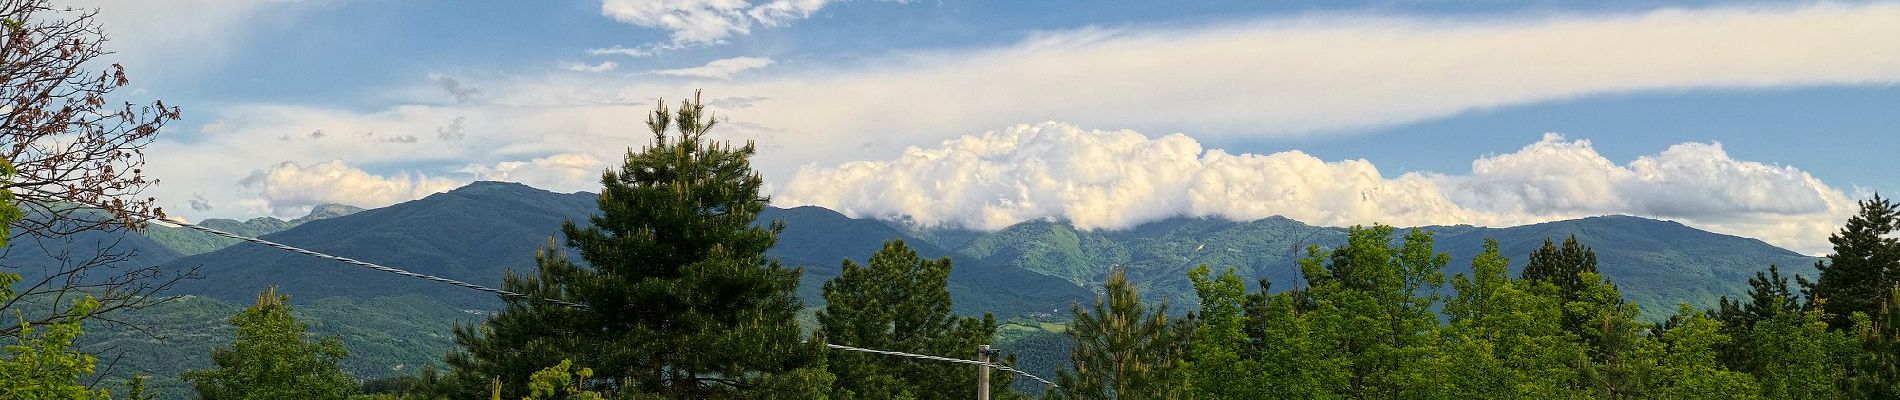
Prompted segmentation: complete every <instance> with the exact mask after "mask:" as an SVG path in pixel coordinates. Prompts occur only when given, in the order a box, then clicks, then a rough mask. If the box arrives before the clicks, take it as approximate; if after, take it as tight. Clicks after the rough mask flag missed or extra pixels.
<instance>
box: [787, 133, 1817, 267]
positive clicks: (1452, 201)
mask: <svg viewBox="0 0 1900 400" xmlns="http://www.w3.org/2000/svg"><path fill="white" fill-rule="evenodd" d="M774 199H775V201H777V202H778V203H780V204H782V205H806V204H810V205H819V206H824V207H827V208H832V209H835V210H838V211H840V212H844V213H845V214H847V215H852V216H856V217H875V218H885V219H895V220H904V221H909V222H912V223H915V224H919V225H923V226H949V227H966V228H974V229H1000V228H1003V227H1007V226H1009V225H1011V224H1015V223H1018V222H1021V221H1026V220H1032V219H1039V218H1054V219H1061V220H1067V221H1070V222H1071V223H1074V224H1075V225H1076V226H1078V227H1081V228H1085V229H1121V228H1128V227H1132V226H1135V225H1138V224H1141V223H1145V222H1151V221H1155V220H1159V219H1163V218H1168V217H1174V216H1195V217H1221V218H1229V219H1236V220H1253V219H1258V218H1265V217H1269V216H1275V215H1280V216H1286V217H1289V218H1293V219H1296V220H1300V221H1304V222H1307V223H1313V224H1318V225H1332V226H1342V225H1354V224H1370V223H1374V222H1378V223H1385V224H1391V225H1399V226H1420V225H1451V224H1474V225H1490V226H1503V225H1519V224H1528V223H1536V222H1545V221H1552V220H1559V219H1568V218H1578V217H1584V216H1592V215H1604V214H1632V215H1639V216H1646V217H1654V218H1667V219H1674V220H1678V221H1682V222H1684V223H1686V224H1689V225H1692V226H1697V227H1700V228H1703V229H1708V230H1712V231H1716V232H1723V233H1730V234H1736V235H1742V236H1749V237H1756V238H1761V239H1763V240H1765V241H1768V242H1769V243H1773V244H1776V245H1779V246H1783V247H1788V248H1790V249H1794V250H1796V251H1801V252H1805V253H1817V252H1820V251H1824V250H1825V249H1826V241H1825V239H1826V237H1827V235H1828V233H1829V232H1831V231H1832V230H1833V229H1834V227H1836V226H1838V224H1839V223H1840V221H1842V220H1844V218H1845V216H1846V215H1847V214H1848V213H1851V212H1852V209H1853V207H1854V204H1853V202H1852V200H1851V199H1850V198H1849V197H1848V196H1847V195H1845V194H1843V193H1842V192H1841V191H1840V190H1838V189H1835V188H1832V187H1829V186H1827V185H1826V184H1824V183H1822V182H1821V181H1820V180H1818V179H1815V178H1814V177H1813V176H1810V175H1809V174H1808V173H1806V172H1802V171H1800V170H1798V169H1795V168H1792V167H1783V166H1773V165H1767V164H1762V163H1758V162H1750V161H1742V160H1735V159H1732V158H1730V157H1729V156H1728V154H1727V153H1725V152H1724V151H1723V150H1722V147H1721V145H1720V144H1719V143H1684V144H1679V145H1675V146H1671V147H1670V148H1668V149H1666V150H1663V151H1662V152H1661V153H1658V154H1656V155H1651V156H1645V157H1641V158H1638V159H1636V160H1634V161H1631V162H1628V163H1624V164H1618V163H1616V162H1613V161H1611V160H1608V159H1606V158H1604V157H1603V156H1602V155H1600V154H1598V153H1597V152H1596V150H1595V149H1594V148H1592V147H1591V144H1590V142H1589V141H1588V140H1566V139H1565V138H1563V137H1562V136H1560V135H1557V134H1546V135H1545V136H1544V137H1543V138H1542V140H1539V141H1537V142H1535V143H1532V144H1530V145H1528V146H1525V147H1524V148H1522V149H1520V150H1518V151H1517V152H1514V153H1510V154H1502V155H1495V156H1488V157H1483V158H1480V159H1478V160H1476V161H1473V162H1472V169H1471V171H1469V172H1465V173H1459V174H1441V173H1430V172H1413V173H1406V174H1401V175H1398V176H1393V177H1387V176H1385V175H1384V174H1382V173H1380V171H1379V169H1378V168H1377V167H1376V166H1375V165H1373V163H1371V162H1369V161H1366V160H1342V161H1326V160H1321V159H1318V158H1315V157H1313V156H1311V155H1307V154H1305V153H1302V152H1299V151H1287V152H1280V153H1274V154H1264V155H1263V154H1230V153H1227V152H1225V151H1222V150H1219V149H1206V148H1204V147H1203V146H1202V145H1201V144H1200V143H1199V142H1198V141H1196V140H1194V139H1192V138H1189V137H1187V136H1184V135H1181V134H1174V135H1168V136H1162V137H1158V138H1150V137H1147V136H1145V135H1142V134H1140V133H1136V132H1133V131H1127V130H1121V131H1101V130H1087V129H1083V128H1081V127H1077V126H1075V125H1070V124H1063V123H1054V122H1048V123H1041V124H1033V125H1017V126H1012V127H1009V128H1007V129H1003V130H999V131H992V132H988V133H985V134H982V135H975V136H963V137H960V138H956V139H951V140H947V141H944V142H943V143H942V144H941V145H939V146H937V147H934V148H918V147H911V148H908V149H905V150H904V152H903V154H902V155H900V156H898V157H897V158H895V159H891V160H882V161H855V162H848V163H843V164H840V165H838V166H835V167H806V168H804V169H801V170H800V171H799V172H798V173H797V175H795V176H794V177H793V178H792V180H791V182H790V183H789V184H787V185H786V186H785V187H784V189H783V190H781V191H780V192H779V193H778V194H777V195H776V196H775V198H774Z"/></svg>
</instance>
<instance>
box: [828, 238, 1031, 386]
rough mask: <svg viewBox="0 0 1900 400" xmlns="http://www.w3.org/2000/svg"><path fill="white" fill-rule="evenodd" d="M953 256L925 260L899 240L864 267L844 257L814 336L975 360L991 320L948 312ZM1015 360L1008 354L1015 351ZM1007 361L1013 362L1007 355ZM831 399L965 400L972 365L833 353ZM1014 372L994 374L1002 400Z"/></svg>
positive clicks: (990, 330)
mask: <svg viewBox="0 0 1900 400" xmlns="http://www.w3.org/2000/svg"><path fill="white" fill-rule="evenodd" d="M950 268H951V264H950V259H949V258H942V259H937V260H925V259H922V258H919V257H917V252H916V251H915V250H911V249H910V247H907V246H905V245H904V242H903V241H902V240H894V241H890V242H886V243H884V248H883V249H882V250H879V251H878V252H877V254H875V255H872V256H871V259H870V261H869V265H858V264H857V263H855V262H852V261H851V260H845V261H844V265H843V269H842V272H841V273H840V274H839V275H838V277H837V278H834V279H832V280H831V281H828V282H825V285H824V297H825V308H824V309H823V310H821V311H819V312H818V314H817V319H818V331H817V334H816V335H815V336H816V339H820V340H823V341H828V342H830V343H836V344H841V345H846V346H853V347H864V348H873V349H880V350H892V351H901V352H907V353H917V354H931V355H938V356H944V357H953V358H962V359H975V358H976V356H977V354H976V352H977V347H978V346H980V345H983V344H986V343H989V341H990V338H991V337H992V336H995V335H996V319H995V317H993V316H990V315H989V314H984V315H983V317H981V318H974V317H962V318H959V317H957V316H956V315H954V314H951V311H950V310H951V308H950V306H951V304H950V288H949V284H950ZM1012 358H1013V356H1012ZM1004 364H1013V362H1010V361H1009V360H1005V362H1004ZM826 366H827V367H828V368H829V370H830V371H831V373H832V375H833V376H836V377H837V381H836V383H835V384H834V385H833V386H832V387H833V389H832V393H833V397H832V398H834V399H895V398H913V399H968V398H973V397H975V396H976V388H975V387H973V385H971V384H970V383H971V382H975V381H976V368H975V367H972V366H969V365H965V364H954V363H944V362H930V361H919V360H914V359H908V358H900V357H892V356H887V355H878V354H864V353H849V352H842V353H833V354H831V355H830V356H829V358H828V359H827V360H826ZM1013 377H1014V376H1013V375H1011V374H1006V373H1000V372H994V373H992V374H991V375H990V386H991V388H990V392H991V393H992V394H993V395H995V397H996V398H1006V397H1007V396H1006V395H1007V394H1009V383H1010V382H1011V381H1012V378H1013Z"/></svg>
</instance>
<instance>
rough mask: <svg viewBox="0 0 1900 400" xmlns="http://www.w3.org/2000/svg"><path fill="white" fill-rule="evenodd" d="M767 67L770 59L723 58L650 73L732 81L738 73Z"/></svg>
mask: <svg viewBox="0 0 1900 400" xmlns="http://www.w3.org/2000/svg"><path fill="white" fill-rule="evenodd" d="M768 65H772V59H770V58H763V57H733V58H723V59H718V60H712V62H708V63H706V65H702V66H698V67H692V68H679V69H662V70H656V71H653V72H652V73H654V74H657V75H666V76H684V77H692V78H709V79H722V80H729V79H732V76H733V75H736V74H738V73H740V72H745V71H751V70H755V69H759V68H765V67H766V66H768Z"/></svg>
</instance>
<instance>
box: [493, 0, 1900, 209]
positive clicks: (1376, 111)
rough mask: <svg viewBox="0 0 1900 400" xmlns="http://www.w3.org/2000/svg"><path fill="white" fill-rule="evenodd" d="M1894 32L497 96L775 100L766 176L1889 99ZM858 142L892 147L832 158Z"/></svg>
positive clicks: (1215, 44)
mask: <svg viewBox="0 0 1900 400" xmlns="http://www.w3.org/2000/svg"><path fill="white" fill-rule="evenodd" d="M1896 20H1900V4H1867V5H1837V4H1816V5H1808V6H1801V7H1793V6H1788V7H1765V8H1764V7H1736V8H1711V9H1698V10H1663V11H1653V12H1645V13H1635V14H1620V15H1618V14H1609V15H1605V14H1591V15H1577V16H1544V17H1537V16H1530V17H1524V16H1519V17H1493V18H1492V19H1477V20H1469V19H1465V20H1457V21H1452V20H1444V19H1434V18H1430V17H1366V16H1341V15H1310V16H1303V17H1298V18H1292V19H1272V20H1261V21H1251V22H1241V23H1232V24H1227V25H1218V26H1209V27H1193V28H1170V29H1158V28H1144V29H1086V30H1078V31H1067V32H1054V33H1048V34H1044V35H1039V36H1037V37H1035V38H1031V39H1028V40H1025V41H1023V42H1021V43H1017V44H1013V45H1007V46H1002V47H996V48H980V49H948V50H941V51H929V52H912V53H897V54H886V55H884V56H883V57H882V58H874V59H869V60H853V62H852V63H850V64H845V65H816V64H800V65H797V66H796V67H795V68H780V70H779V71H777V73H774V74H769V75H767V74H755V75H744V74H741V75H737V76H736V77H735V78H734V79H732V80H729V81H716V80H709V81H693V82H680V81H655V80H652V79H644V78H646V77H644V76H632V77H627V76H616V77H568V78H553V79H523V80H521V81H520V82H517V83H518V84H520V86H519V87H515V88H511V89H509V90H510V92H511V93H545V96H550V97H559V98H569V99H571V98H579V97H583V96H592V98H593V99H618V100H636V101H650V100H651V99H653V98H655V97H661V96H667V97H672V96H678V95H680V94H684V93H692V92H693V90H695V89H705V91H706V93H708V94H709V95H713V96H758V97H769V98H772V99H773V101H771V102H766V103H761V104H758V105H755V106H754V107H751V108H747V109H745V110H744V112H743V113H727V114H726V115H727V116H729V117H732V118H734V119H735V121H734V122H743V123H747V124H752V125H755V126H761V127H769V128H771V129H773V130H775V131H776V132H778V135H777V137H779V138H783V139H782V141H780V142H767V143H762V145H766V146H768V147H769V146H771V145H783V146H784V147H785V148H784V149H781V150H779V151H772V152H765V153H762V155H761V160H760V165H762V166H767V167H769V168H771V169H768V175H774V174H773V172H776V173H777V174H785V173H788V172H790V171H791V170H793V169H795V168H796V167H797V166H799V165H803V164H806V163H813V162H815V163H820V164H830V163H837V162H841V161H847V160H852V159H863V158H865V157H888V156H892V155H894V152H895V151H896V150H897V149H902V148H903V147H904V146H911V145H926V144H931V143H935V142H937V141H939V140H941V139H943V138H945V137H950V136H952V135H956V134H963V133H968V132H980V131H983V130H986V129H991V128H993V127H997V126H1006V125H1009V124H1015V123H1021V122H1025V121H1043V120H1057V121H1065V122H1071V123H1076V124H1082V125H1086V126H1098V127H1114V128H1127V129H1135V130H1139V131H1147V132H1177V131H1186V132H1195V133H1196V135H1197V136H1199V137H1201V138H1204V139H1210V140H1222V141H1226V140H1231V139H1235V138H1239V137H1288V136H1300V135H1314V134H1327V133H1330V132H1352V131H1355V130H1361V129H1365V128H1369V127H1378V126H1389V125H1395V124H1404V123H1412V122H1418V121H1424V120H1430V119H1434V118H1444V117H1448V116H1452V115H1457V114H1459V113H1463V112H1468V111H1472V110H1480V109H1487V108H1495V107H1505V106H1513V105H1523V104H1535V103H1539V102H1547V101H1552V100H1559V99H1567V98H1574V97H1578V96H1590V95H1601V94H1612V93H1626V92H1638V91H1681V90H1700V89H1722V90H1750V89H1751V88H1763V87H1804V86H1817V85H1889V84H1894V83H1900V52H1896V51H1890V49H1896V48H1900V24H1894V23H1891V21H1896ZM517 96H519V95H517ZM574 101H577V102H579V101H581V100H574ZM794 139H795V140H794ZM867 143H882V144H885V146H881V147H874V148H867V149H864V150H865V151H866V152H868V154H860V153H854V152H842V151H838V149H839V146H840V144H843V145H846V146H853V145H859V144H867Z"/></svg>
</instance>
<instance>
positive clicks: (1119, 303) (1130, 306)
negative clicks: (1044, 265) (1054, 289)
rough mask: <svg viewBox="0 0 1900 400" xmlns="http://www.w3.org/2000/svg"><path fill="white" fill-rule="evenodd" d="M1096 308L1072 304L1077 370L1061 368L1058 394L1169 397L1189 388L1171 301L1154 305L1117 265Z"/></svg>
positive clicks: (1071, 326)
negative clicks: (1185, 385) (1146, 301)
mask: <svg viewBox="0 0 1900 400" xmlns="http://www.w3.org/2000/svg"><path fill="white" fill-rule="evenodd" d="M1104 290H1105V291H1106V293H1104V294H1103V295H1102V296H1099V297H1097V298H1096V299H1095V307H1094V308H1093V311H1089V310H1084V309H1082V307H1081V306H1080V305H1077V306H1075V307H1074V315H1075V319H1074V320H1073V321H1070V322H1069V328H1068V329H1069V330H1068V334H1069V337H1070V338H1071V339H1072V340H1073V343H1074V348H1073V350H1072V352H1071V353H1070V362H1072V363H1073V368H1074V369H1073V370H1071V371H1062V372H1060V373H1058V374H1057V377H1056V382H1057V383H1056V385H1057V387H1058V389H1057V390H1053V391H1050V392H1048V395H1049V396H1051V397H1054V398H1060V399H1127V400H1140V399H1171V398H1176V397H1178V396H1180V394H1181V391H1182V390H1183V389H1185V388H1183V387H1182V386H1183V385H1182V383H1183V382H1182V379H1181V378H1182V376H1181V375H1180V374H1179V373H1177V369H1178V368H1179V367H1180V364H1181V361H1182V358H1183V357H1182V353H1183V346H1182V343H1181V340H1180V339H1181V338H1182V336H1183V333H1182V332H1181V331H1183V330H1184V329H1183V326H1182V324H1177V323H1173V322H1171V321H1170V320H1169V319H1168V305H1167V304H1166V303H1163V304H1161V305H1160V306H1158V307H1155V308H1152V309H1150V308H1149V307H1148V306H1146V305H1144V304H1142V302H1141V296H1140V295H1139V293H1138V292H1137V291H1136V290H1135V287H1134V286H1133V285H1131V284H1130V283H1129V281H1128V276H1127V275H1126V274H1124V273H1123V272H1122V271H1121V270H1116V271H1115V272H1113V273H1111V274H1110V275H1109V277H1108V285H1107V287H1106V288H1104Z"/></svg>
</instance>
